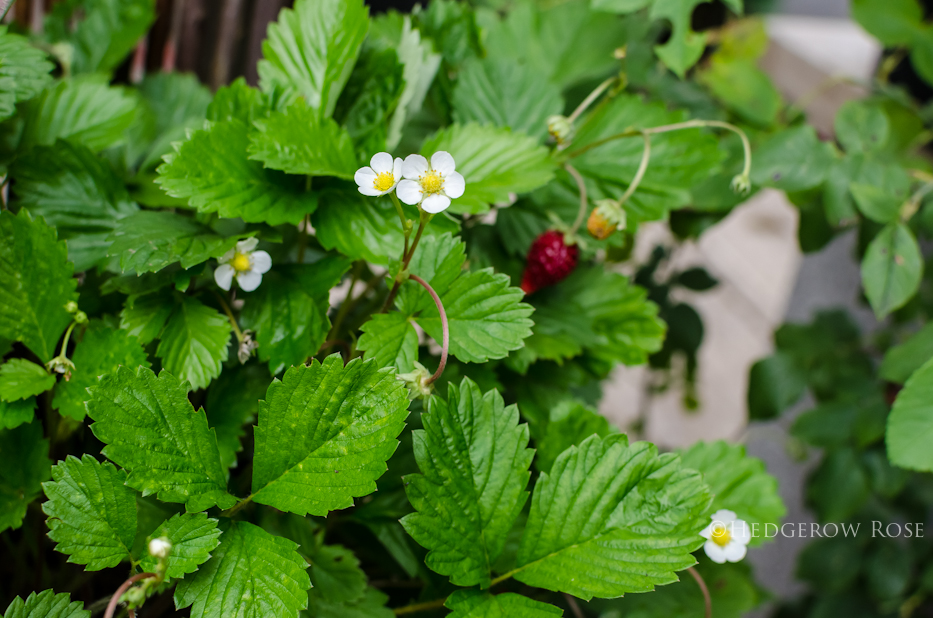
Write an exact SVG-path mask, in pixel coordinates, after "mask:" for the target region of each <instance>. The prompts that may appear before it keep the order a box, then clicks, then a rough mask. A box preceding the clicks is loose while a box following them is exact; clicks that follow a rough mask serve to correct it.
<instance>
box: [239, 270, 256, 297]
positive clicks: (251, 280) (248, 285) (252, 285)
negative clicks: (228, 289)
mask: <svg viewBox="0 0 933 618" xmlns="http://www.w3.org/2000/svg"><path fill="white" fill-rule="evenodd" d="M236 282H237V285H239V286H240V289H241V290H243V291H244V292H252V291H253V290H255V289H256V288H258V287H259V284H260V283H262V275H261V274H259V273H257V272H256V271H255V270H247V271H246V272H242V273H240V274H238V275H237V276H236Z"/></svg>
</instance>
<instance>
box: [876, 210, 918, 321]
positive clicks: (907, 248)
mask: <svg viewBox="0 0 933 618" xmlns="http://www.w3.org/2000/svg"><path fill="white" fill-rule="evenodd" d="M922 278H923V256H922V255H921V254H920V247H919V246H918V245H917V240H916V239H915V238H914V235H913V233H912V232H911V231H910V229H908V228H907V226H905V225H904V224H902V223H890V224H888V225H886V226H885V227H884V229H882V230H881V231H880V232H878V235H877V236H875V238H874V240H872V241H871V243H870V244H869V245H868V249H867V250H866V251H865V257H864V258H863V259H862V286H863V287H864V288H865V295H866V296H867V297H868V302H869V303H870V304H871V308H872V309H873V310H874V311H875V316H877V318H878V319H879V320H881V319H883V318H884V317H885V316H886V315H888V314H889V313H891V312H892V311H894V310H895V309H897V308H898V307H902V306H904V304H905V303H906V302H907V301H909V300H910V299H911V298H913V296H914V294H915V293H916V292H917V289H918V288H919V287H920V281H921V279H922Z"/></svg>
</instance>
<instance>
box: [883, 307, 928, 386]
mask: <svg viewBox="0 0 933 618" xmlns="http://www.w3.org/2000/svg"><path fill="white" fill-rule="evenodd" d="M931 358H933V323H931V322H928V323H927V324H926V325H925V326H924V327H923V328H921V329H920V330H918V331H917V332H916V333H914V334H912V335H911V336H910V339H908V340H907V341H905V342H903V343H901V344H899V345H895V346H893V347H892V348H890V349H889V350H888V351H887V352H885V354H884V360H883V361H882V362H881V366H880V367H879V368H878V377H880V378H881V379H883V380H887V381H888V382H895V383H897V384H903V383H904V382H906V381H907V380H908V379H909V378H910V376H911V375H912V374H913V373H914V372H915V371H917V370H918V369H920V368H921V367H922V366H923V365H924V364H925V363H926V362H927V361H928V360H930V359H931Z"/></svg>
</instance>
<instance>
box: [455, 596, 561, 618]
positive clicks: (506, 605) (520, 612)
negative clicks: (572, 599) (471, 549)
mask: <svg viewBox="0 0 933 618" xmlns="http://www.w3.org/2000/svg"><path fill="white" fill-rule="evenodd" d="M444 607H446V608H448V609H450V610H451V613H450V614H449V618H551V617H553V616H563V615H564V610H562V609H560V608H559V607H554V606H553V605H548V604H547V603H542V602H541V601H533V600H531V599H529V598H528V597H525V596H522V595H520V594H515V593H514V592H506V593H503V594H497V595H492V594H489V593H488V592H480V591H478V590H457V591H455V592H454V593H453V594H452V595H450V597H448V599H447V601H446V602H445V603H444Z"/></svg>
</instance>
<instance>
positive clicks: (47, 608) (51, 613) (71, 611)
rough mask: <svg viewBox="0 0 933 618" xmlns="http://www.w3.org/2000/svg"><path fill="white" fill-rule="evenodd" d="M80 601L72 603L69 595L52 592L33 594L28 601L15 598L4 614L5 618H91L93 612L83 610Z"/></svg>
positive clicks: (44, 591)
mask: <svg viewBox="0 0 933 618" xmlns="http://www.w3.org/2000/svg"><path fill="white" fill-rule="evenodd" d="M83 608H84V604H83V603H81V602H80V601H72V600H71V596H70V595H69V594H67V593H64V592H63V593H61V594H55V593H54V592H53V591H52V590H43V591H42V592H39V593H36V592H33V593H32V594H30V595H29V596H28V597H26V600H25V601H23V599H22V598H21V597H14V598H13V602H12V603H10V605H9V607H7V608H6V611H5V612H4V613H3V618H91V612H89V611H87V610H85V609H83Z"/></svg>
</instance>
